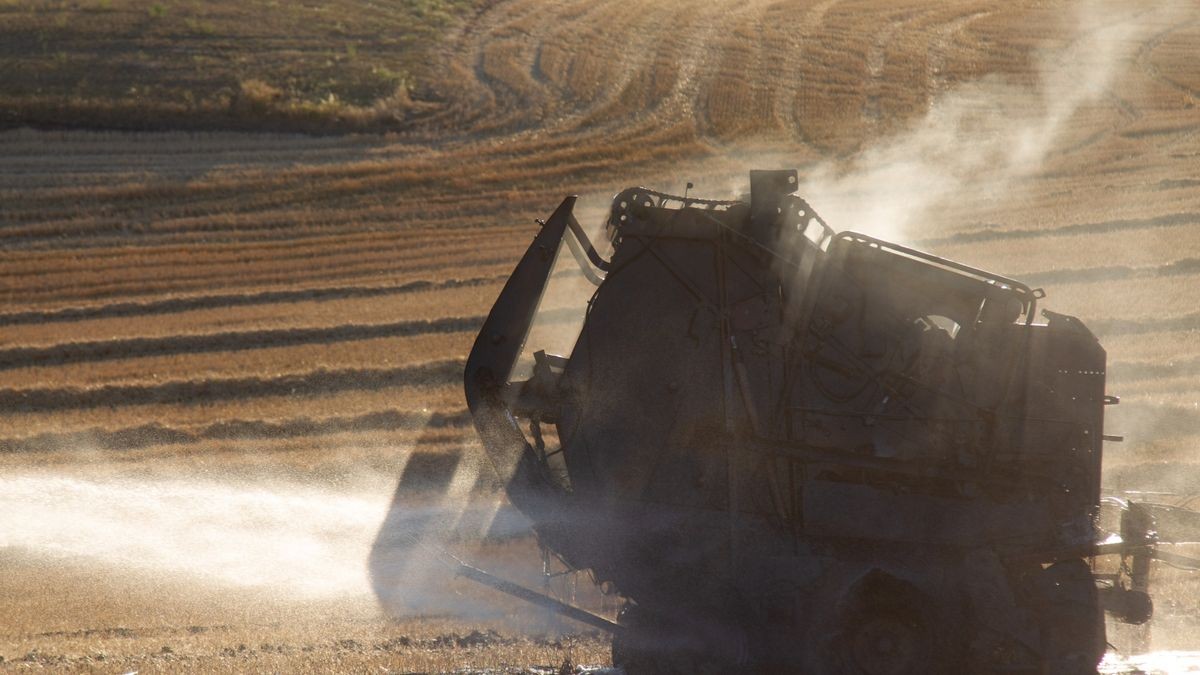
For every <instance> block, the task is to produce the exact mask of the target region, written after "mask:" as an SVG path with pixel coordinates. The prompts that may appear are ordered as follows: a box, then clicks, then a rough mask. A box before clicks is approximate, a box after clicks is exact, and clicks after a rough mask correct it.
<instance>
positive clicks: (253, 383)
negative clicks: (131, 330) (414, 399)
mask: <svg viewBox="0 0 1200 675" xmlns="http://www.w3.org/2000/svg"><path fill="white" fill-rule="evenodd" d="M464 365H465V363H464V362H463V361H459V360H445V361H434V362H431V363H422V364H416V365H405V366H400V367H397V368H346V369H337V370H327V369H324V368H321V369H317V370H314V371H311V372H307V373H298V374H291V375H282V376H279V377H266V378H264V377H239V378H221V379H204V380H175V381H169V382H161V383H155V384H129V385H122V384H117V385H105V386H101V387H91V388H84V387H44V388H29V389H0V410H3V411H4V412H5V413H44V412H54V411H61V410H78V409H87V408H100V407H110V408H117V407H126V406H138V405H164V404H172V405H204V404H208V403H215V402H218V401H233V400H243V399H254V398H263V397H267V396H321V395H328V394H338V393H342V392H354V391H379V390H383V389H395V388H399V387H431V386H444V385H449V384H457V383H459V382H460V381H461V380H462V374H463V367H464Z"/></svg>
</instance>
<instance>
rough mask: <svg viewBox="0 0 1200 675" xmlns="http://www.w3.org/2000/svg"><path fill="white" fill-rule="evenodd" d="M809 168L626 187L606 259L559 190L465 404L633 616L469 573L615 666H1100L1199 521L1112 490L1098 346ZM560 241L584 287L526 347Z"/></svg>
mask: <svg viewBox="0 0 1200 675" xmlns="http://www.w3.org/2000/svg"><path fill="white" fill-rule="evenodd" d="M796 185H797V176H796V172H795V171H753V172H751V174H750V186H751V191H750V194H749V196H748V198H746V199H743V200H737V201H717V200H706V199H695V198H688V197H686V196H684V197H678V196H672V195H667V194H662V193H659V192H654V191H651V190H647V189H644V188H631V189H628V190H625V191H624V192H621V193H620V194H619V195H617V196H616V198H614V200H613V203H612V210H611V214H610V216H609V219H608V228H607V235H608V240H609V241H608V243H609V244H611V247H610V248H611V257H609V258H608V259H605V258H604V257H603V256H602V255H601V254H600V253H599V252H598V251H597V250H596V249H595V248H594V247H593V246H592V244H591V243H590V242H589V241H588V238H587V236H586V235H585V233H584V231H583V229H582V228H581V227H580V225H579V223H578V222H577V221H576V219H575V217H574V215H573V214H572V208H573V206H574V204H575V198H574V197H569V198H567V199H566V200H565V201H564V202H563V203H562V205H561V206H559V207H558V210H556V211H555V212H554V214H553V215H552V216H551V217H550V219H549V220H548V221H546V222H545V223H544V224H543V226H542V229H541V231H540V233H539V234H538V235H537V236H536V238H535V239H534V241H533V243H532V245H530V247H529V249H528V251H527V252H526V253H525V255H524V257H523V258H522V259H521V261H520V263H519V264H518V265H517V268H516V269H515V270H514V272H513V274H512V276H511V278H510V279H509V280H508V282H507V283H506V285H505V286H504V290H503V291H502V292H501V294H500V297H499V298H498V299H497V300H496V303H495V306H494V307H493V308H492V311H491V313H490V315H489V316H488V318H487V321H486V322H485V324H484V325H483V328H482V330H481V332H480V334H479V336H478V338H477V340H476V342H475V346H474V348H473V349H472V351H471V355H470V358H469V359H468V361H467V367H466V373H465V385H466V397H467V403H468V405H469V407H470V410H471V413H472V415H473V416H474V420H475V425H476V428H477V430H478V432H479V435H480V437H481V439H482V441H483V445H484V447H485V448H486V450H487V452H488V454H489V456H490V457H491V459H492V461H493V462H494V464H495V466H496V467H497V469H498V470H499V471H501V473H502V475H504V476H506V477H509V480H508V483H507V492H508V496H509V499H510V500H511V502H512V503H513V504H514V505H515V506H516V507H517V508H518V509H520V510H521V511H522V512H523V513H524V514H525V515H526V516H528V517H529V519H530V520H531V521H532V523H533V527H534V530H535V531H536V533H537V536H538V539H539V540H540V542H541V543H542V545H543V546H545V547H547V548H549V549H550V550H551V551H553V552H554V553H555V554H556V555H557V556H558V557H559V558H561V560H562V561H563V562H564V563H565V564H566V565H568V566H569V567H570V568H572V569H576V570H588V571H589V572H590V574H591V575H592V576H593V577H594V579H595V581H596V582H597V583H602V584H605V586H606V588H610V589H612V590H613V592H615V593H619V594H620V596H621V597H623V598H625V600H626V603H625V606H624V608H623V610H622V611H621V613H620V616H619V617H618V620H617V622H616V623H613V622H610V621H608V620H607V619H604V618H602V617H598V616H594V615H591V614H588V613H587V612H584V611H582V610H580V609H578V608H574V607H569V606H565V605H563V604H562V603H560V602H557V601H556V600H553V599H551V598H547V597H543V596H539V595H537V594H536V593H533V592H532V591H528V590H527V589H521V588H520V587H515V586H513V585H512V584H506V583H504V582H499V581H497V580H495V579H494V578H493V577H490V576H489V575H487V574H486V573H483V572H481V571H479V570H474V569H473V568H468V567H465V566H463V570H462V571H464V573H465V574H467V575H468V576H472V577H473V578H475V579H477V580H480V581H483V582H484V583H490V584H492V585H495V586H498V587H500V588H501V590H505V591H507V592H512V593H515V594H517V595H519V596H521V597H524V598H525V599H528V600H532V601H534V602H539V603H541V604H543V605H548V606H552V607H554V608H556V609H559V610H561V611H563V612H565V613H567V614H568V615H570V616H571V617H572V618H575V619H577V620H583V621H587V622H588V623H591V624H592V625H595V626H599V627H602V628H605V629H608V630H611V631H612V632H613V633H614V638H613V662H614V665H616V666H619V667H623V668H624V669H625V671H626V672H627V673H629V675H643V674H659V673H701V672H722V673H726V672H764V673H766V672H772V673H773V672H794V673H811V674H822V673H837V674H853V675H880V674H888V675H908V674H916V673H922V674H924V673H1054V674H1058V675H1063V674H1072V673H1095V672H1096V669H1097V664H1098V663H1099V662H1100V660H1101V658H1102V656H1103V654H1104V652H1105V647H1106V641H1105V622H1104V616H1105V611H1107V612H1108V613H1109V614H1111V615H1112V616H1113V617H1115V618H1116V619H1117V620H1119V621H1123V622H1126V623H1134V624H1137V623H1142V622H1145V621H1147V620H1148V619H1149V618H1150V615H1151V613H1152V604H1151V599H1150V595H1149V590H1150V571H1151V565H1150V563H1151V561H1152V560H1155V559H1159V560H1165V561H1168V562H1170V563H1171V564H1174V565H1177V566H1183V567H1189V568H1200V560H1194V559H1189V558H1185V557H1183V556H1180V555H1177V554H1172V553H1170V552H1168V551H1166V550H1164V547H1163V544H1164V543H1167V542H1177V541H1197V540H1200V514H1195V513H1193V512H1190V511H1183V510H1179V509H1172V508H1170V507H1167V506H1160V505H1151V504H1140V503H1134V502H1131V501H1128V500H1125V499H1118V498H1109V497H1104V496H1102V494H1101V487H1100V469H1101V456H1102V453H1103V443H1104V441H1105V440H1106V438H1107V439H1108V440H1115V439H1111V438H1108V437H1105V436H1104V435H1103V429H1104V409H1105V406H1108V405H1112V404H1115V403H1117V399H1116V398H1114V397H1112V396H1108V395H1106V393H1105V352H1104V350H1103V349H1102V348H1101V346H1100V344H1099V343H1098V342H1097V340H1096V337H1095V336H1094V335H1093V334H1092V333H1091V332H1090V331H1089V330H1088V329H1087V327H1086V326H1084V325H1083V324H1082V323H1081V322H1080V321H1079V320H1078V319H1076V318H1074V317H1071V316H1066V315H1063V314H1056V313H1053V312H1049V311H1043V312H1042V314H1041V317H1043V318H1044V319H1045V323H1039V322H1037V321H1036V319H1037V318H1038V316H1039V315H1038V313H1037V304H1038V300H1039V299H1040V298H1042V297H1043V296H1044V294H1043V293H1042V292H1041V291H1040V290H1038V289H1031V288H1029V287H1028V286H1026V285H1025V284H1022V283H1021V282H1019V281H1015V280H1013V279H1008V278H1005V277H1001V276H998V275H995V274H991V273H989V272H985V271H983V270H978V269H974V268H972V267H968V266H966V265H962V264H959V263H956V262H953V261H950V260H945V259H942V258H938V257H935V256H932V255H929V254H926V253H922V252H920V251H916V250H913V249H911V248H907V247H904V246H899V245H896V244H892V243H888V242H886V241H881V240H879V239H875V238H872V237H869V236H865V235H862V234H856V233H853V232H843V233H841V234H837V233H835V232H834V231H833V230H832V229H830V228H829V226H828V225H826V224H825V222H824V221H823V220H821V218H820V217H819V216H817V214H816V213H815V212H814V211H813V209H812V208H811V207H810V206H809V205H808V204H807V203H806V202H805V201H804V200H803V199H800V198H799V197H797V196H795V195H794V194H793V192H794V191H795V189H796ZM564 250H566V251H570V254H571V255H573V257H574V258H575V261H576V262H577V264H578V268H577V272H579V273H582V275H583V276H584V277H586V278H587V279H588V280H589V281H590V282H591V283H593V284H595V289H594V293H593V294H592V296H591V299H590V301H588V303H587V306H586V312H584V311H583V310H581V314H582V315H583V320H582V328H581V329H580V330H579V332H578V335H577V337H575V339H574V343H573V345H574V346H573V349H571V351H570V353H569V355H568V354H564V355H554V354H549V353H546V352H545V351H542V350H538V351H532V353H531V354H530V353H529V350H533V349H537V348H538V345H536V344H534V345H529V348H528V349H527V346H526V342H527V338H528V337H529V335H530V330H531V326H533V325H534V322H535V319H536V318H537V317H538V315H539V304H540V303H541V301H542V299H543V296H544V294H545V293H546V290H547V287H548V285H549V284H551V283H552V282H557V281H558V280H559V279H561V278H563V277H564V275H563V274H561V273H558V272H555V264H556V261H558V260H559V258H560V257H562V256H565V254H564V253H563V251H564ZM564 261H565V262H570V261H569V260H566V259H565V257H564ZM555 313H556V312H548V314H551V315H553V314H555ZM523 355H524V356H525V359H523ZM530 355H531V356H532V370H531V372H532V374H531V375H530V376H529V377H528V378H527V379H523V380H521V381H513V377H514V375H515V374H516V370H519V368H518V364H519V362H522V361H523V360H527V359H528V356H530ZM523 427H524V429H527V430H528V436H527V435H526V431H525V430H523ZM1156 521H1157V522H1158V525H1156ZM1168 521H1169V523H1170V527H1169V530H1168V528H1167V527H1166V526H1167V523H1168ZM1106 525H1107V526H1106ZM1106 559H1107V560H1108V561H1110V562H1109V563H1108V564H1105V563H1104V560H1106Z"/></svg>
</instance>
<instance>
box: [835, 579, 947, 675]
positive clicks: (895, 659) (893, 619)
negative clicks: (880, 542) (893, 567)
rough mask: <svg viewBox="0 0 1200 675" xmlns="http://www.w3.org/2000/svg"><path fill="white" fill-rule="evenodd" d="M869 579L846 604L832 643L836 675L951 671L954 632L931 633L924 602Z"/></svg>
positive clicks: (911, 592)
mask: <svg viewBox="0 0 1200 675" xmlns="http://www.w3.org/2000/svg"><path fill="white" fill-rule="evenodd" d="M889 582H894V580H891V579H885V578H884V577H883V576H882V575H881V576H880V577H879V578H876V579H870V580H868V581H867V582H866V583H865V584H863V585H862V586H861V587H860V588H859V589H857V590H858V592H856V593H854V594H853V595H852V597H850V598H848V599H847V602H846V604H845V605H844V606H843V611H842V612H841V616H840V618H839V621H838V625H839V628H838V631H837V637H836V638H835V640H834V643H833V664H832V665H833V670H832V672H834V673H838V675H917V674H918V673H920V674H921V675H930V674H932V673H937V674H939V675H940V674H942V673H949V672H953V671H952V670H951V669H950V668H949V666H950V664H951V662H952V660H953V652H954V647H953V640H952V639H951V636H950V634H952V633H954V632H955V631H943V632H942V633H943V634H939V631H937V630H935V627H934V622H933V621H932V620H931V618H930V613H929V610H930V607H929V600H928V598H925V597H923V596H922V595H921V594H920V593H919V592H918V591H917V590H916V589H915V588H912V587H911V586H908V585H907V584H903V583H900V582H894V583H889Z"/></svg>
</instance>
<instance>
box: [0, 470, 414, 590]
mask: <svg viewBox="0 0 1200 675" xmlns="http://www.w3.org/2000/svg"><path fill="white" fill-rule="evenodd" d="M389 498H390V494H388V493H387V492H386V491H385V492H383V493H382V494H365V493H355V494H345V493H341V492H335V491H332V490H324V489H318V488H314V487H306V486H302V485H298V484H282V483H279V484H273V485H251V484H240V483H236V482H229V481H217V480H213V479H195V480H191V479H189V480H186V481H185V480H175V479H123V478H114V479H85V478H74V477H56V476H46V475H38V474H32V475H24V476H20V475H18V476H5V477H3V478H0V513H2V514H3V515H0V548H6V547H14V548H17V549H23V550H26V551H29V552H31V553H37V554H43V555H46V556H65V557H86V558H93V559H98V560H99V561H100V562H103V563H110V564H112V565H115V566H120V567H131V568H139V569H148V570H156V571H161V572H164V573H183V574H187V575H190V576H192V577H194V578H195V579H196V580H206V581H214V582H218V583H221V584H226V585H232V586H243V587H267V586H278V587H286V588H287V589H289V591H290V592H293V593H297V594H301V595H306V596H334V595H347V594H356V593H366V592H368V591H369V585H368V584H367V580H366V572H365V568H364V561H365V560H366V558H367V553H368V551H369V549H370V546H371V542H372V540H373V538H374V536H375V533H376V531H377V530H378V529H379V525H380V523H381V522H382V520H383V517H384V514H385V513H386V512H387V509H388V504H389V501H390V499H389Z"/></svg>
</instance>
